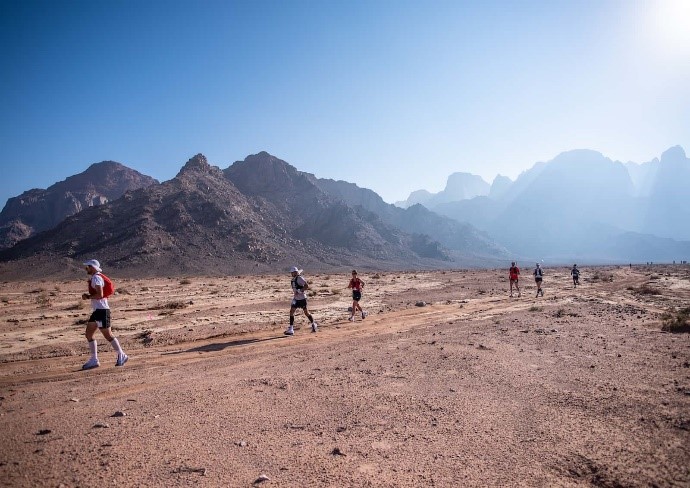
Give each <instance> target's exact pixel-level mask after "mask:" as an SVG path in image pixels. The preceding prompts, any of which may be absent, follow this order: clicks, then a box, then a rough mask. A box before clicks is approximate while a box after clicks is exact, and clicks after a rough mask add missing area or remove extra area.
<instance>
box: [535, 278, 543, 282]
mask: <svg viewBox="0 0 690 488" xmlns="http://www.w3.org/2000/svg"><path fill="white" fill-rule="evenodd" d="M541 280H542V279H541V278H534V281H536V282H537V283H541Z"/></svg>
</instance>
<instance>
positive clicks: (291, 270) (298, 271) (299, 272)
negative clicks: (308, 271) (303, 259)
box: [290, 266, 302, 274]
mask: <svg viewBox="0 0 690 488" xmlns="http://www.w3.org/2000/svg"><path fill="white" fill-rule="evenodd" d="M290 273H297V274H302V270H301V269H298V268H297V266H293V267H292V268H291V269H290Z"/></svg>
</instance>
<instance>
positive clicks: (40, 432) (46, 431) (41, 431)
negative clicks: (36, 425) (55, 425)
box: [36, 429, 52, 435]
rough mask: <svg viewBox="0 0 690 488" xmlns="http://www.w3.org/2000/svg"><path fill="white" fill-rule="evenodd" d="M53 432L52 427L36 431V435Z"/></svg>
mask: <svg viewBox="0 0 690 488" xmlns="http://www.w3.org/2000/svg"><path fill="white" fill-rule="evenodd" d="M51 432H52V430H50V429H41V430H39V431H38V432H36V435H47V434H50V433H51Z"/></svg>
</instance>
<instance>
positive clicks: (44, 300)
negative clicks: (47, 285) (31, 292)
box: [36, 292, 52, 307]
mask: <svg viewBox="0 0 690 488" xmlns="http://www.w3.org/2000/svg"><path fill="white" fill-rule="evenodd" d="M36 303H37V304H38V305H39V306H41V307H50V305H51V303H52V302H51V300H50V296H49V295H48V294H47V293H45V292H43V293H41V294H40V295H38V296H37V297H36Z"/></svg>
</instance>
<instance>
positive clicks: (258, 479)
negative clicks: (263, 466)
mask: <svg viewBox="0 0 690 488" xmlns="http://www.w3.org/2000/svg"><path fill="white" fill-rule="evenodd" d="M270 479H271V478H269V477H268V476H266V475H265V474H260V475H259V477H258V478H256V479H255V480H254V484H255V485H256V484H259V483H263V482H264V481H269V480H270Z"/></svg>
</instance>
